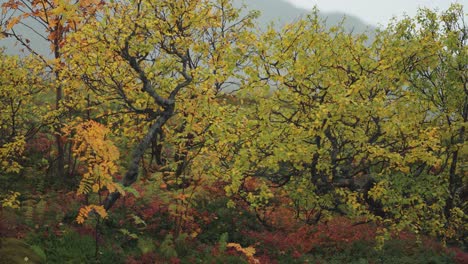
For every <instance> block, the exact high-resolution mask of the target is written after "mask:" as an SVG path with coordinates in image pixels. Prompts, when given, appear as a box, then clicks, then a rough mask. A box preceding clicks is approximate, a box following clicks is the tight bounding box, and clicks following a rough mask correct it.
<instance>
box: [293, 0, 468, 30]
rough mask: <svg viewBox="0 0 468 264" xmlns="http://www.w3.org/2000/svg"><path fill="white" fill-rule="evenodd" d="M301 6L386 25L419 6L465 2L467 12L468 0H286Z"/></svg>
mask: <svg viewBox="0 0 468 264" xmlns="http://www.w3.org/2000/svg"><path fill="white" fill-rule="evenodd" d="M284 1H287V2H290V3H292V4H294V5H295V6H297V7H301V8H306V9H309V8H312V7H313V6H314V5H317V6H318V8H319V10H320V11H324V12H333V11H340V12H344V13H348V14H351V15H355V16H358V17H359V18H361V19H362V20H364V21H366V22H368V23H371V24H374V25H377V24H379V23H380V24H382V25H386V24H387V23H388V21H389V20H390V18H392V17H393V16H395V15H396V16H401V15H402V14H404V13H406V14H408V15H410V16H413V15H415V14H416V11H417V10H418V7H429V8H438V9H439V10H445V9H447V8H448V7H449V6H450V3H455V2H457V3H460V4H463V6H464V9H465V12H466V10H467V9H468V0H284Z"/></svg>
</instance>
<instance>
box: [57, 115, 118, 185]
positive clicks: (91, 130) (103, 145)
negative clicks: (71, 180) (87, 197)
mask: <svg viewBox="0 0 468 264" xmlns="http://www.w3.org/2000/svg"><path fill="white" fill-rule="evenodd" d="M65 132H66V133H67V134H69V135H70V134H72V132H73V134H74V135H73V143H74V144H73V148H72V150H73V153H75V155H77V157H78V159H79V160H80V161H81V162H83V163H85V164H87V172H86V173H85V174H84V175H83V179H82V180H81V182H80V185H79V187H78V191H77V192H78V194H86V193H90V192H91V191H93V192H99V191H100V190H101V189H103V188H106V189H107V190H109V191H111V192H112V191H116V190H118V191H119V192H120V191H122V193H123V190H121V188H120V187H119V186H118V185H117V184H115V183H114V182H113V180H112V175H114V174H115V173H117V172H118V166H117V164H116V162H117V161H118V159H119V150H118V148H117V147H116V146H114V144H113V143H112V141H111V140H109V139H108V137H107V135H108V134H109V132H110V131H109V129H108V128H106V127H105V126H104V125H102V124H99V123H97V122H95V121H92V120H91V121H87V122H84V123H81V124H78V125H77V126H75V127H73V128H72V129H70V128H67V129H65Z"/></svg>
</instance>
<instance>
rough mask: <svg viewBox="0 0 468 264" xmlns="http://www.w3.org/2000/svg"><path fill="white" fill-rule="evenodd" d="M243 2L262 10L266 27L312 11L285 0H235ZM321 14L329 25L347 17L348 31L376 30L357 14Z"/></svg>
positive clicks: (295, 18) (261, 23)
mask: <svg viewBox="0 0 468 264" xmlns="http://www.w3.org/2000/svg"><path fill="white" fill-rule="evenodd" d="M242 4H245V5H246V6H247V9H249V10H258V11H260V12H261V17H260V18H259V25H260V27H262V28H265V27H266V26H267V25H268V24H269V23H271V22H274V23H275V24H276V25H277V26H278V27H281V26H283V25H285V24H287V23H291V22H294V21H295V20H297V19H298V18H300V17H303V16H305V15H307V14H309V13H311V11H312V10H306V9H301V8H297V7H295V6H294V5H292V4H290V3H288V2H286V1H284V0H234V5H235V6H237V7H240V6H241V5H242ZM319 9H320V7H319ZM319 15H320V17H321V18H323V19H326V26H327V27H331V26H335V25H337V24H339V23H340V22H341V21H343V18H345V21H344V25H343V26H344V28H345V29H346V31H347V32H354V33H364V32H373V31H375V27H374V26H372V25H369V24H366V23H365V22H363V21H362V20H360V19H359V18H357V17H355V16H351V15H347V14H344V13H338V12H334V13H323V12H320V13H319Z"/></svg>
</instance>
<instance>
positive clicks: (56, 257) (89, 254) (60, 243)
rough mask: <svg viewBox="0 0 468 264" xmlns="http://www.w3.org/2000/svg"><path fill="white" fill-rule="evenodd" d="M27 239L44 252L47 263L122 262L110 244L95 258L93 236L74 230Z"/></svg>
mask: <svg viewBox="0 0 468 264" xmlns="http://www.w3.org/2000/svg"><path fill="white" fill-rule="evenodd" d="M29 240H30V243H34V245H35V247H36V248H40V249H41V250H43V251H44V252H45V256H46V261H47V263H70V264H72V263H113V264H117V263H123V262H122V260H121V259H122V257H121V256H119V255H118V254H115V252H114V251H113V250H112V248H111V247H110V245H107V246H102V247H101V248H102V250H101V251H100V252H99V253H98V259H97V260H96V258H95V256H94V253H95V240H94V238H93V237H92V236H90V235H80V234H79V233H77V232H74V231H67V232H66V233H64V234H63V235H61V236H57V235H55V234H49V235H48V236H47V237H43V236H40V235H37V236H34V237H31V238H30V239H29Z"/></svg>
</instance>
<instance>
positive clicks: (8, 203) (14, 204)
mask: <svg viewBox="0 0 468 264" xmlns="http://www.w3.org/2000/svg"><path fill="white" fill-rule="evenodd" d="M18 196H20V193H19V192H10V193H9V195H7V196H6V197H4V198H3V199H2V200H1V202H0V204H1V206H2V207H10V208H13V209H18V208H19V207H20V202H19V201H18Z"/></svg>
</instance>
